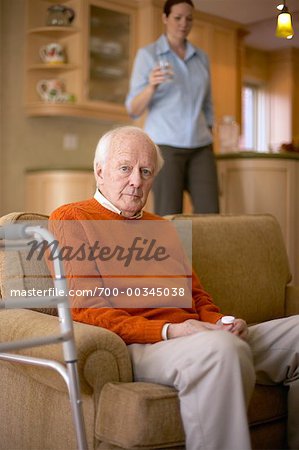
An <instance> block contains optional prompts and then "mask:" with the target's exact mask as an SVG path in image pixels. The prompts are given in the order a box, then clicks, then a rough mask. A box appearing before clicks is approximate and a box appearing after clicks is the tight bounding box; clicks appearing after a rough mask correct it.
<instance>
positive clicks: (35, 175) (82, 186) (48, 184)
mask: <svg viewBox="0 0 299 450" xmlns="http://www.w3.org/2000/svg"><path fill="white" fill-rule="evenodd" d="M95 189H96V185H95V178H94V174H93V172H92V171H91V170H88V169H86V170H83V169H82V170H68V169H63V170H57V169H56V170H32V171H31V170H28V172H27V173H26V175H25V211H31V212H37V213H40V214H48V215H49V214H50V213H51V212H52V211H54V209H56V208H58V206H61V205H65V204H67V203H72V202H79V201H81V200H86V199H88V198H91V197H93V195H94V193H95ZM145 210H146V211H153V197H152V195H151V194H150V195H149V197H148V200H147V203H146V205H145Z"/></svg>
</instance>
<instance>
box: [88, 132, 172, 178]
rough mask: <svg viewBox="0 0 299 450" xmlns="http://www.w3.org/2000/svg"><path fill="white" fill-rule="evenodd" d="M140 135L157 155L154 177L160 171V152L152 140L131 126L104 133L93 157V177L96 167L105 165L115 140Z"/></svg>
mask: <svg viewBox="0 0 299 450" xmlns="http://www.w3.org/2000/svg"><path fill="white" fill-rule="evenodd" d="M129 134H131V135H134V134H135V135H141V136H144V138H145V139H147V140H148V141H149V142H150V143H151V144H152V146H153V148H154V149H155V151H156V155H157V161H156V167H155V175H157V173H158V172H159V171H160V170H161V169H162V167H163V164H164V160H163V157H162V155H161V150H160V149H159V147H158V145H156V144H155V143H154V142H153V141H152V139H151V138H150V137H149V135H148V134H147V133H145V131H143V130H142V129H141V128H138V127H133V126H123V127H118V128H115V129H113V130H111V131H108V132H107V133H105V134H104V135H103V136H102V137H101V139H100V140H99V142H98V145H97V147H96V151H95V156H94V160H93V170H94V174H95V176H97V172H96V170H97V165H98V164H99V163H100V164H101V165H102V166H104V165H105V163H106V161H107V158H108V155H109V152H110V151H111V149H112V143H113V140H114V139H115V138H118V137H120V136H122V135H124V136H125V135H129Z"/></svg>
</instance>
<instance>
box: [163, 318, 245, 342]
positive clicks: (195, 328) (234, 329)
mask: <svg viewBox="0 0 299 450" xmlns="http://www.w3.org/2000/svg"><path fill="white" fill-rule="evenodd" d="M215 330H225V331H228V332H230V333H232V334H234V335H235V336H238V337H239V338H241V339H244V340H246V338H247V335H248V328H247V324H246V322H245V320H243V319H235V321H234V323H233V324H231V325H229V326H227V325H223V324H222V323H221V319H220V320H218V322H217V323H216V324H213V323H209V322H202V321H200V320H195V319H189V320H186V321H185V322H182V323H171V324H170V325H169V327H168V330H167V338H168V339H174V338H177V337H182V336H189V335H190V334H195V333H200V332H201V331H215Z"/></svg>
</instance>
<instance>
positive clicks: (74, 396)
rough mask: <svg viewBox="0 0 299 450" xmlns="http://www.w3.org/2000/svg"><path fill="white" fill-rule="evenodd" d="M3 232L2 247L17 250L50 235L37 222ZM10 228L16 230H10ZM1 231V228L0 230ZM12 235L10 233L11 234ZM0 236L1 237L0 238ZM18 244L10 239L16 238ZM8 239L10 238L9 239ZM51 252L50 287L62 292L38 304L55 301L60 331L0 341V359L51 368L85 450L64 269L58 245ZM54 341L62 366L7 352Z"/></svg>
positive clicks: (25, 303) (18, 303)
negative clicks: (64, 389) (67, 400)
mask: <svg viewBox="0 0 299 450" xmlns="http://www.w3.org/2000/svg"><path fill="white" fill-rule="evenodd" d="M3 228H4V236H5V232H7V234H8V236H9V239H8V242H7V241H6V243H5V245H4V246H3V245H1V246H0V250H1V247H2V248H4V249H5V250H21V249H24V248H26V242H27V243H28V238H29V237H31V236H33V237H34V238H36V239H39V240H40V241H47V242H51V241H53V239H54V236H53V235H52V234H51V233H50V232H49V231H48V230H47V229H45V228H42V227H40V226H31V225H28V226H27V225H26V226H25V225H20V224H11V225H7V226H4V227H2V229H3ZM14 229H15V230H16V231H15V232H14ZM1 231H2V230H1ZM12 236H13V237H12ZM0 239H1V238H0ZM19 239H21V241H20V245H19V246H18V244H17V243H15V242H14V240H19ZM9 241H11V242H9ZM53 256H54V258H53V259H54V261H53V262H54V275H55V277H54V288H57V289H55V292H59V293H60V292H63V295H62V296H53V297H50V296H44V298H40V299H39V301H40V304H42V305H43V306H49V307H50V306H53V305H56V306H57V309H58V316H59V324H60V325H59V326H60V333H59V334H57V335H52V336H43V337H38V338H34V339H27V340H24V341H13V342H3V343H0V359H2V360H4V361H13V362H18V363H21V364H31V365H35V366H42V367H47V368H51V369H54V370H55V371H56V372H58V373H59V374H60V375H61V376H62V378H63V379H64V381H65V383H66V385H67V388H68V393H69V398H70V403H71V411H72V417H73V424H74V428H75V432H76V439H77V445H78V450H87V448H88V447H87V437H86V431H85V424H84V417H83V411H82V400H81V394H80V385H79V375H78V365H77V352H76V347H75V340H74V329H73V321H72V318H71V313H70V306H69V299H68V294H67V284H66V279H65V276H64V270H63V265H62V262H61V261H60V259H59V257H58V256H59V248H58V247H57V248H56V249H55V253H54V254H53ZM55 256H57V258H55ZM34 306H35V305H34V300H32V299H30V300H28V299H26V298H8V299H7V300H6V301H2V302H0V309H12V308H26V307H27V308H28V307H34ZM54 343H62V346H63V355H64V360H65V363H66V366H63V365H62V364H61V363H59V362H57V361H54V360H47V359H43V358H36V357H30V356H24V355H18V354H9V353H4V352H9V351H11V350H20V349H24V348H29V347H30V348H32V347H37V346H41V345H49V344H54Z"/></svg>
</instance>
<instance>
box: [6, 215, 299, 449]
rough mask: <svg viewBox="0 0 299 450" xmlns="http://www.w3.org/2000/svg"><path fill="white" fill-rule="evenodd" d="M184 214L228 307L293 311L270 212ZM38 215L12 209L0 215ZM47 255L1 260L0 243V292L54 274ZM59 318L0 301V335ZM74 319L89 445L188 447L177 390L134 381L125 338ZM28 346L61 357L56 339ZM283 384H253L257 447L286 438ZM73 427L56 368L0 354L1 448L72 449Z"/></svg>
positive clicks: (48, 325)
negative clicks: (0, 306)
mask: <svg viewBox="0 0 299 450" xmlns="http://www.w3.org/2000/svg"><path fill="white" fill-rule="evenodd" d="M185 217H186V216H175V217H171V218H170V219H171V220H182V218H185ZM187 217H188V218H190V219H191V220H192V223H193V265H194V268H195V270H196V272H197V273H198V274H199V276H200V279H201V280H202V283H203V285H204V286H205V288H206V289H207V290H208V291H209V292H210V293H211V294H212V295H213V297H214V299H215V303H216V304H218V305H219V306H220V307H221V309H222V311H223V312H224V313H226V314H234V315H236V316H239V317H243V318H244V319H246V320H247V321H248V322H249V323H255V322H260V321H265V320H270V319H274V318H278V317H283V316H285V315H291V314H298V313H299V288H296V287H294V286H289V285H288V283H289V281H290V273H289V267H288V260H287V255H286V251H285V247H284V243H283V238H282V235H281V231H280V228H279V226H278V223H277V222H276V220H275V219H274V218H273V217H272V216H269V215H263V216H187ZM42 218H45V217H44V216H38V215H36V214H27V213H26V214H25V213H13V214H9V215H7V216H5V217H2V218H1V219H0V225H3V224H4V223H5V224H8V223H13V222H15V221H20V220H33V219H42ZM43 264H45V263H44V262H42V261H41V262H37V264H36V266H35V267H34V270H33V269H32V267H31V269H30V273H29V274H28V273H27V271H28V268H27V265H26V263H25V262H24V258H23V257H22V254H21V253H19V254H18V255H15V257H14V260H13V261H11V264H9V265H6V264H4V256H3V255H1V252H0V289H1V295H2V297H3V298H6V297H7V296H8V295H9V291H10V289H12V288H19V289H29V288H32V287H36V286H37V284H38V287H42V286H45V287H47V286H49V283H51V280H50V278H45V277H44V276H43V277H42V276H41V274H44V273H45V272H44V271H45V266H43V267H41V265H43ZM33 275H34V276H33ZM48 312H49V311H48ZM50 312H52V314H55V311H50ZM57 321H58V319H57V317H55V316H53V315H49V314H45V311H43V310H40V311H32V310H6V311H3V310H2V311H0V341H10V340H13V339H23V338H28V337H32V336H36V335H40V334H41V333H49V332H53V331H55V330H56V328H57V326H58V324H57ZM74 328H75V336H76V344H77V351H78V356H79V376H80V383H81V391H82V397H83V410H84V416H85V424H86V430H87V437H88V445H89V449H104V450H109V449H117V448H126V449H157V448H171V449H182V448H184V433H183V428H182V424H181V420H180V413H179V402H178V397H177V394H176V391H175V390H174V389H173V388H170V387H167V386H162V385H155V384H149V383H140V382H133V378H132V370H131V364H130V358H129V355H128V352H127V349H126V345H125V344H124V342H123V341H122V340H121V339H120V338H119V337H118V336H116V335H115V334H114V333H112V332H110V331H107V330H105V329H102V328H99V327H94V326H91V325H85V324H81V323H74ZM26 354H27V355H33V356H39V357H42V358H51V359H55V360H57V361H59V362H63V357H62V353H61V350H60V348H59V346H51V347H39V348H34V349H30V350H26ZM286 393H287V390H286V388H285V387H284V386H258V385H257V386H256V389H255V392H254V396H253V398H252V401H251V405H250V408H249V414H248V420H249V425H250V430H251V437H252V444H253V448H255V449H283V448H285V446H286V415H287V410H286V407H287V403H286ZM211 407H213V406H212V403H211ZM72 427H73V425H72V419H71V414H70V407H69V400H68V395H67V392H66V389H65V386H64V384H63V382H62V381H61V379H60V378H59V377H58V375H57V374H56V373H54V372H51V371H50V370H48V369H42V368H38V367H30V366H21V365H15V364H12V363H8V362H0V436H1V444H0V448H1V449H5V450H10V449H11V450H20V449H22V450H46V449H49V450H50V449H53V450H68V449H73V448H76V440H75V434H74V432H73V428H72Z"/></svg>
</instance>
